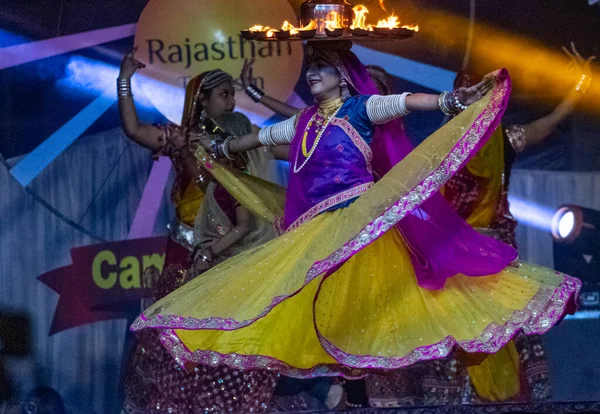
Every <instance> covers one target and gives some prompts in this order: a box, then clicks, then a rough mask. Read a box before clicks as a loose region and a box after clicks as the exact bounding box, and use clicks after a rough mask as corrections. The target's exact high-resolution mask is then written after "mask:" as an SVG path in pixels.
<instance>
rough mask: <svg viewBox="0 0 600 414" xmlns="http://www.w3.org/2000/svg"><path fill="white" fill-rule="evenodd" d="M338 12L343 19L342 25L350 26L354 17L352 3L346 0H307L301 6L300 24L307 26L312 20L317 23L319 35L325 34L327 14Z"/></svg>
mask: <svg viewBox="0 0 600 414" xmlns="http://www.w3.org/2000/svg"><path fill="white" fill-rule="evenodd" d="M332 11H334V12H336V13H337V14H338V15H339V16H340V18H341V21H342V27H350V25H351V24H352V20H353V19H354V12H353V11H352V5H351V4H350V3H348V2H347V1H346V0H307V1H305V2H304V3H302V6H301V8H300V25H301V26H302V27H305V26H307V25H308V24H309V23H310V21H311V20H314V21H315V22H316V23H317V35H324V34H325V21H326V20H327V15H328V14H329V13H331V12H332Z"/></svg>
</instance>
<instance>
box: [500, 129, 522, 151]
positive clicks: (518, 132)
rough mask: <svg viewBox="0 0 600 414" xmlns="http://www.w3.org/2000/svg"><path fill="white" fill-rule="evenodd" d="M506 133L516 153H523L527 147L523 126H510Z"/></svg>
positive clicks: (505, 130)
mask: <svg viewBox="0 0 600 414" xmlns="http://www.w3.org/2000/svg"><path fill="white" fill-rule="evenodd" d="M504 133H505V134H506V138H508V142H510V145H511V146H512V147H513V149H514V150H515V152H516V153H519V152H523V150H524V149H525V147H527V136H526V135H525V129H524V128H523V126H522V125H509V126H508V127H506V128H505V129H504Z"/></svg>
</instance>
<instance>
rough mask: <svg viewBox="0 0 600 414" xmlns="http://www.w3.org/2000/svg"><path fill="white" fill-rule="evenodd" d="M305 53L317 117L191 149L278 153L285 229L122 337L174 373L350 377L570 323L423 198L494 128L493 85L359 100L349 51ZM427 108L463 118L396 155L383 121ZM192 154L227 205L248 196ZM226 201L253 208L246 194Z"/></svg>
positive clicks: (248, 183)
mask: <svg viewBox="0 0 600 414" xmlns="http://www.w3.org/2000/svg"><path fill="white" fill-rule="evenodd" d="M320 45H322V46H317V45H309V46H310V47H308V51H309V54H310V55H311V63H310V66H309V70H308V73H307V80H308V82H309V85H310V88H311V93H312V94H313V96H314V97H315V98H316V100H317V101H318V102H319V104H318V105H316V106H313V107H310V108H306V109H305V110H304V111H303V112H302V113H300V114H299V115H297V116H296V117H293V118H291V119H289V120H287V121H284V122H282V123H279V124H276V125H273V126H271V127H268V128H265V129H263V130H261V131H260V132H259V133H252V134H249V135H246V136H244V137H242V138H240V139H237V140H231V141H224V142H211V141H210V140H207V139H202V141H201V142H202V145H203V147H204V148H207V147H208V148H210V149H211V152H212V153H213V155H214V156H215V157H217V158H219V157H221V158H222V157H223V155H225V156H227V154H232V153H239V152H243V151H247V150H249V149H252V148H258V147H260V146H262V145H276V144H283V143H290V144H291V145H292V148H291V151H292V152H291V154H292V156H291V157H292V158H291V159H292V162H291V166H290V168H291V171H292V174H291V178H290V186H289V187H288V191H287V199H286V204H285V214H284V217H283V221H282V222H281V223H280V224H281V226H282V227H281V228H282V229H285V231H286V232H285V233H284V234H282V235H281V236H280V237H278V238H277V239H275V240H272V241H270V242H268V243H266V244H264V245H262V246H259V247H257V248H254V249H252V250H248V251H246V252H244V253H242V254H241V255H238V256H235V257H233V258H232V259H230V260H228V261H226V262H225V263H222V264H220V265H219V266H217V267H215V268H214V269H212V270H210V271H208V272H206V273H205V274H204V275H203V277H202V279H201V280H200V279H195V280H194V281H192V282H190V283H189V284H188V285H187V286H186V288H185V289H179V290H178V291H176V292H174V293H173V294H171V295H169V296H167V297H166V298H163V299H162V300H160V301H158V302H157V303H155V304H154V305H152V306H151V307H150V308H149V309H147V311H146V312H145V313H144V314H143V315H141V316H140V317H139V318H138V319H137V320H136V322H135V323H134V325H133V326H132V329H134V330H139V329H143V328H158V329H162V330H164V332H163V335H162V340H163V343H164V344H165V345H166V346H167V348H168V349H169V350H170V352H171V353H172V355H173V356H175V357H176V358H177V359H178V360H179V361H182V362H184V363H193V364H207V365H212V366H219V365H225V366H230V367H239V368H244V369H253V368H262V369H272V370H277V371H279V372H281V373H283V374H285V375H288V376H294V377H311V376H319V375H321V376H322V375H328V376H335V375H342V376H346V377H357V376H362V375H364V374H365V373H368V372H377V371H378V370H381V371H388V370H393V369H398V368H401V367H405V366H409V365H411V364H414V363H416V362H418V361H422V360H431V359H439V358H443V357H445V356H447V355H449V354H450V353H452V352H453V351H462V352H464V353H467V354H478V353H494V352H497V351H498V350H499V349H500V348H501V347H502V346H504V345H505V344H506V343H507V342H508V341H509V340H510V339H511V338H512V336H513V335H514V334H516V332H518V331H524V332H526V333H529V334H531V333H538V332H542V331H545V330H547V329H549V328H550V327H551V326H552V325H553V324H554V323H556V322H557V321H558V320H559V319H560V318H561V317H562V316H563V315H564V313H565V311H572V310H573V309H572V306H574V302H573V295H575V294H576V292H577V290H578V288H579V286H580V282H579V281H578V280H576V279H574V278H571V277H569V276H566V275H563V274H557V273H556V272H553V271H550V270H547V269H541V268H537V267H531V266H528V265H524V264H523V265H520V267H507V265H508V264H509V263H511V262H512V261H513V260H514V259H515V258H516V252H515V251H514V249H512V248H511V247H509V246H506V245H504V244H502V243H500V242H498V241H495V240H493V239H491V238H488V237H485V236H482V235H479V234H478V233H476V232H475V231H473V230H472V228H471V227H469V226H468V225H467V224H466V223H464V221H462V219H460V218H459V217H458V216H456V214H455V213H454V212H453V210H451V209H450V208H449V206H447V205H446V204H445V202H443V200H442V202H439V197H438V196H437V194H438V190H439V188H440V187H441V186H442V185H443V183H444V182H445V181H446V180H447V179H448V178H449V177H450V176H451V175H452V174H454V173H455V172H456V171H457V170H458V168H459V167H460V166H462V164H464V163H465V162H466V161H467V160H468V159H469V158H470V157H471V155H472V154H473V153H474V152H476V151H477V150H478V149H479V148H480V146H481V145H483V143H484V142H485V141H486V140H487V138H489V135H490V134H491V132H492V131H493V130H494V129H495V127H496V126H497V123H498V122H499V119H500V117H501V116H502V113H503V111H504V107H505V104H506V100H507V98H508V95H509V91H510V80H509V78H508V75H507V74H506V72H505V71H499V72H496V73H494V74H492V75H490V76H488V77H486V78H485V79H484V80H483V81H482V82H480V83H479V84H477V85H475V86H473V87H470V88H459V89H458V90H457V91H455V93H453V94H451V93H445V94H442V95H440V96H434V95H426V94H414V95H410V94H407V93H405V94H402V95H390V96H387V97H384V96H377V95H375V96H369V95H368V94H370V93H374V92H375V88H374V85H373V84H372V82H371V80H370V78H369V77H368V74H367V73H366V70H365V68H364V66H362V65H361V64H360V62H359V61H358V59H356V57H355V56H354V55H353V54H352V53H351V52H350V51H349V50H348V49H349V47H348V46H349V45H348V44H347V43H345V42H341V43H337V44H336V45H335V47H336V49H331V43H327V42H321V43H320ZM320 47H323V49H321V48H320ZM490 91H491V93H489V94H488V92H490ZM469 105H470V107H469V108H467V106H469ZM437 108H440V109H442V110H443V111H445V112H448V113H455V112H459V111H463V112H462V114H461V115H460V116H458V117H456V119H455V120H453V121H452V122H451V123H449V124H448V125H446V126H445V127H443V128H442V129H440V130H439V131H438V132H436V133H435V134H433V135H432V136H431V137H430V138H429V139H428V140H427V141H426V142H424V143H423V144H421V145H420V146H419V147H418V148H417V149H415V150H414V151H413V152H412V153H411V154H409V155H408V156H406V153H403V151H402V150H403V148H405V146H404V145H403V143H396V142H394V140H393V139H394V131H393V126H394V124H393V122H392V123H391V124H390V123H389V122H390V121H392V120H393V119H395V118H398V117H400V116H402V115H405V114H407V113H408V112H409V111H415V110H434V109H437ZM376 125H377V127H376ZM390 126H391V127H392V128H391V129H390V128H389V127H390ZM375 128H378V131H377V134H376V137H377V139H378V142H371V140H372V137H373V135H374V130H375ZM198 155H199V157H200V159H201V160H202V162H203V163H204V165H205V166H206V168H209V169H210V170H211V173H212V174H214V175H215V176H219V182H220V183H222V184H223V185H224V186H225V187H226V188H227V189H228V190H229V191H230V192H231V193H232V194H240V195H242V194H248V193H249V192H250V191H251V190H252V189H255V188H257V187H259V186H258V184H257V181H256V180H254V179H251V177H250V178H247V177H245V176H243V175H241V174H236V173H235V171H233V170H230V169H227V168H224V167H223V166H221V165H219V164H218V163H215V162H214V160H213V158H214V157H209V156H207V155H206V154H205V153H204V151H203V150H202V149H200V150H199V154H198ZM402 157H404V159H402ZM400 159H402V160H401V161H400V162H398V161H399V160H400ZM375 176H380V177H382V178H381V179H380V180H379V181H378V182H377V183H376V184H373V181H374V177H375ZM236 199H238V200H239V201H240V202H241V203H242V204H244V205H246V206H247V207H248V208H249V209H251V210H253V211H257V212H258V213H260V212H261V211H265V210H267V209H268V206H267V205H266V203H265V202H261V200H262V199H261V198H260V197H258V198H255V197H247V198H246V199H244V197H242V196H240V197H239V198H238V197H237V196H236Z"/></svg>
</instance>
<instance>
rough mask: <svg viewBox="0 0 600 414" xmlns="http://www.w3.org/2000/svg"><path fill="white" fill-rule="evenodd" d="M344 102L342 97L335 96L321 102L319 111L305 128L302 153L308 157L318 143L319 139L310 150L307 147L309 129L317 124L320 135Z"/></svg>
mask: <svg viewBox="0 0 600 414" xmlns="http://www.w3.org/2000/svg"><path fill="white" fill-rule="evenodd" d="M343 104H344V101H342V98H335V99H331V100H329V101H326V102H320V103H319V108H318V109H317V113H316V114H315V115H313V116H312V118H311V119H310V122H309V123H308V125H307V126H306V129H305V130H304V136H303V137H302V155H304V156H305V157H308V154H310V153H311V152H313V150H314V148H315V146H316V144H317V143H318V140H315V143H314V144H313V147H312V148H311V149H310V151H309V150H308V149H307V148H306V138H307V137H308V131H309V130H310V128H311V126H312V124H313V123H315V124H316V125H317V130H316V132H317V136H319V133H320V132H321V131H322V130H324V129H325V127H326V125H327V124H329V120H330V119H331V117H332V116H333V115H335V113H337V111H338V110H339V109H340V108H341V106H342V105H343Z"/></svg>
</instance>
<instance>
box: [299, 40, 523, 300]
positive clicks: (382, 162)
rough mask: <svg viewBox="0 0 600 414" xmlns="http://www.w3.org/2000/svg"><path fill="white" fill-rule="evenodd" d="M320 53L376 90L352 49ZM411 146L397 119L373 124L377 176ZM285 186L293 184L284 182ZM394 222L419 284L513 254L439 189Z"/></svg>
mask: <svg viewBox="0 0 600 414" xmlns="http://www.w3.org/2000/svg"><path fill="white" fill-rule="evenodd" d="M324 54H325V55H326V56H329V57H331V59H328V60H330V61H331V62H332V63H334V65H335V66H336V67H337V68H338V70H340V73H342V74H343V76H344V77H346V78H347V81H348V82H349V83H350V84H351V86H352V87H353V88H354V89H355V90H356V92H357V93H358V94H361V95H374V94H378V93H379V92H378V90H377V88H376V86H375V84H374V82H373V81H372V79H371V77H370V76H369V74H368V72H367V70H366V68H365V66H364V65H363V64H362V63H361V62H360V60H359V59H358V58H357V57H356V55H355V54H354V53H352V52H351V51H349V50H343V51H324ZM336 55H337V56H336ZM340 64H341V65H343V67H340ZM500 76H504V77H505V78H506V79H508V73H506V71H502V72H501V73H500ZM509 88H510V86H509ZM509 91H510V89H509ZM509 95H510V94H507V96H509ZM309 112H310V111H305V112H304V113H303V114H302V115H301V118H300V120H299V122H298V125H303V118H305V117H307V116H310V114H309ZM500 118H501V117H500V116H498V117H497V122H496V123H495V124H492V125H490V126H489V127H488V131H489V132H490V133H489V134H486V136H485V137H484V139H481V140H480V141H479V142H478V143H477V145H476V146H475V148H474V149H473V150H472V151H471V155H470V156H472V155H473V154H475V153H476V152H477V151H478V150H479V149H480V148H481V147H482V146H483V145H484V144H485V142H486V141H487V139H488V138H489V136H490V135H491V132H493V131H494V130H495V128H496V127H497V124H498V122H499V120H500ZM413 148H414V147H413V145H412V144H411V142H410V140H409V139H408V137H407V136H406V134H405V132H404V127H403V124H402V121H401V120H400V119H398V120H394V121H392V122H388V123H387V124H385V125H379V126H376V128H375V134H374V138H373V143H372V151H373V160H372V166H373V171H374V173H375V175H376V177H383V176H384V175H385V174H386V173H387V172H388V171H389V170H390V169H391V168H392V167H393V166H394V165H396V164H397V163H398V162H400V161H401V160H402V159H403V158H404V157H406V156H407V155H408V154H409V153H410V152H411V151H412V150H413ZM470 156H469V158H470ZM465 163H466V161H465ZM288 191H294V189H293V188H292V189H289V188H288ZM367 196H368V195H367ZM396 227H397V228H398V229H399V230H400V232H401V233H402V235H403V236H404V238H405V240H406V242H407V244H408V246H409V249H410V251H411V260H412V263H413V266H414V269H415V273H416V277H417V281H418V283H419V286H421V287H423V288H427V289H441V288H443V287H444V285H445V283H446V280H447V279H448V278H450V277H452V276H454V275H456V274H464V275H466V276H485V275H493V274H496V273H498V272H500V271H501V270H502V269H504V268H505V267H506V266H508V265H509V264H510V263H511V262H512V261H513V260H515V259H516V258H517V252H516V250H515V249H513V248H512V247H510V246H508V245H506V244H504V243H502V242H499V241H497V240H495V239H492V238H490V237H487V236H483V235H481V234H479V233H478V232H476V231H475V230H474V229H473V228H472V227H471V226H470V225H469V224H467V222H466V221H465V220H463V219H462V218H461V217H460V216H459V215H458V214H457V213H456V212H455V211H454V209H453V208H452V207H451V206H450V205H449V204H448V203H447V202H446V200H445V199H444V198H443V197H442V195H441V194H440V193H439V192H437V193H435V194H434V195H432V196H431V197H429V198H428V199H427V200H426V201H424V202H423V203H422V204H421V205H420V206H419V207H418V208H416V209H415V210H414V211H412V212H411V213H409V214H408V215H407V216H406V217H404V218H403V219H402V220H401V221H400V222H399V223H398V224H397V225H396Z"/></svg>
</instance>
